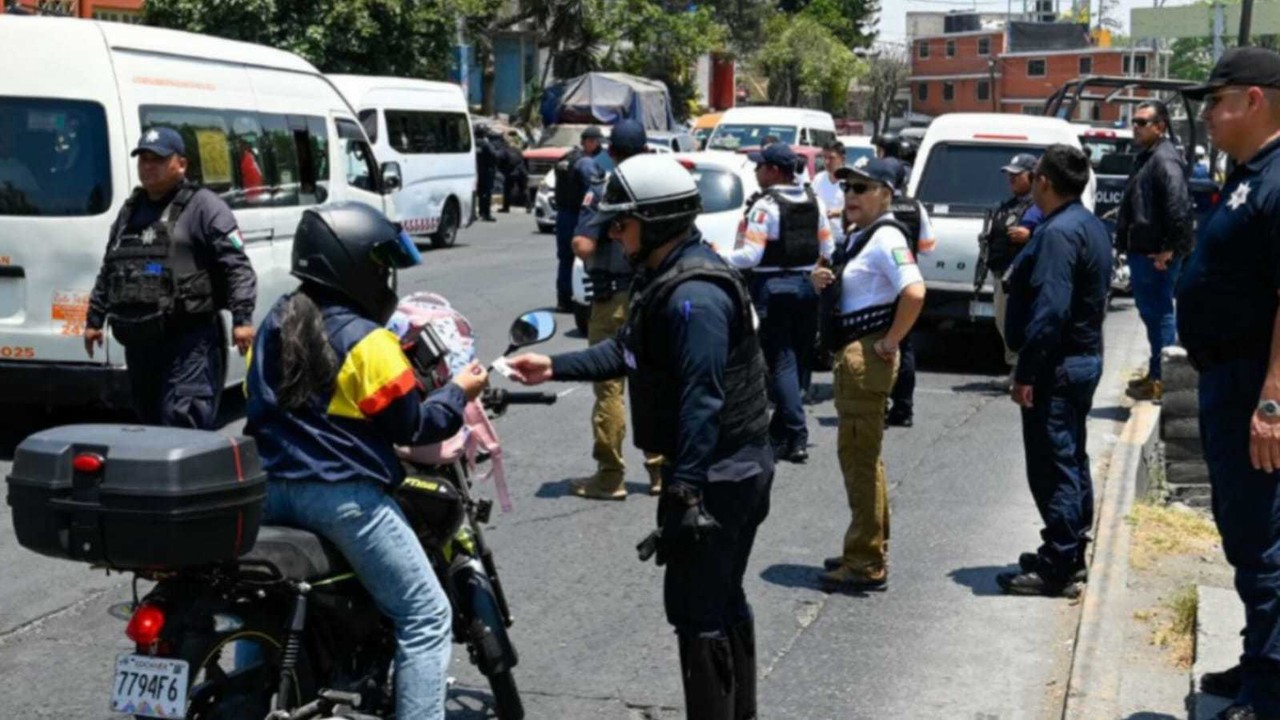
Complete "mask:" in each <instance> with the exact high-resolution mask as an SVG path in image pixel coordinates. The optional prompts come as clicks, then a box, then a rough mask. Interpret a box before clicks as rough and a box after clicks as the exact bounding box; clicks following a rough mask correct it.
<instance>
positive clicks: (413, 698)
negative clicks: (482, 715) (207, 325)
mask: <svg viewBox="0 0 1280 720" xmlns="http://www.w3.org/2000/svg"><path fill="white" fill-rule="evenodd" d="M419 262H421V257H420V256H419V255H418V252H417V249H416V248H415V247H414V244H413V241H412V240H411V239H410V238H409V236H408V235H407V234H405V233H404V232H403V231H402V230H401V229H400V228H399V227H398V226H396V225H395V224H393V223H392V222H391V221H389V220H387V218H386V217H385V216H383V215H382V214H381V213H379V212H378V211H377V210H374V209H372V208H370V207H368V206H366V205H362V204H359V203H351V202H347V203H335V204H332V205H325V206H321V207H318V208H311V209H309V210H307V211H306V212H305V213H303V215H302V220H301V221H300V222H299V223H298V229H297V231H296V234H295V236H294V241H293V267H292V270H291V272H292V274H293V275H294V276H295V277H297V278H298V279H299V280H301V281H302V284H301V286H299V288H298V289H297V290H295V291H294V292H292V293H290V294H288V295H285V296H284V297H282V298H280V300H279V301H277V302H276V305H275V307H273V308H272V310H271V313H270V314H269V315H268V316H267V317H266V319H264V320H263V322H262V326H261V327H260V328H259V329H258V333H257V338H256V340H255V342H254V346H253V349H252V350H251V353H250V358H249V370H248V377H247V378H246V380H245V394H246V396H247V398H248V402H247V407H246V415H247V417H248V422H247V424H246V426H245V432H246V433H247V434H249V435H250V436H252V437H253V438H254V439H255V440H256V441H257V443H258V449H259V452H260V453H261V457H262V464H263V467H264V468H265V469H266V470H267V472H268V474H269V477H270V480H269V482H268V485H267V500H266V506H265V509H264V516H263V522H264V523H270V524H277V525H288V526H293V527H299V528H302V529H305V530H309V531H311V532H314V533H316V534H318V535H321V536H323V537H324V538H326V539H328V540H329V541H330V542H332V543H333V544H334V545H336V546H337V547H338V549H339V550H340V551H341V552H342V554H343V556H344V557H345V558H346V559H347V561H348V562H349V563H350V564H351V567H352V568H353V569H354V570H355V571H356V574H357V575H358V576H359V577H360V580H361V582H363V583H364V585H365V588H366V589H367V590H368V591H369V593H370V594H371V595H372V596H373V598H374V600H376V601H377V603H378V607H379V608H380V609H381V610H382V612H383V613H384V614H386V615H387V616H388V617H389V618H390V619H391V620H392V621H393V622H394V623H395V635H396V640H397V649H396V656H395V683H396V716H397V717H403V718H414V719H415V720H416V719H418V718H429V719H431V720H441V719H442V718H444V716H445V714H444V705H445V686H446V682H445V681H446V671H447V669H448V665H449V657H450V652H451V643H452V637H451V630H452V628H451V611H450V606H449V600H448V597H447V596H446V595H445V594H444V591H443V589H442V588H441V587H440V583H439V581H438V580H437V579H436V576H435V573H434V572H433V571H432V569H431V565H430V562H429V561H428V559H427V556H426V553H425V552H424V551H423V549H422V546H421V545H420V544H419V543H418V541H417V539H416V537H415V535H414V533H413V531H412V529H411V528H410V526H409V524H408V522H407V521H406V519H405V516H404V513H403V512H402V511H401V510H400V508H399V506H398V505H397V504H396V501H395V500H394V499H393V498H392V496H391V495H390V491H391V490H392V489H393V488H394V487H396V486H397V485H399V484H400V483H401V482H402V481H403V480H404V470H403V468H402V467H401V465H400V461H399V460H398V459H397V457H396V453H395V447H394V446H395V445H417V444H421V443H430V442H437V441H440V440H444V439H446V438H448V437H450V436H452V435H453V434H455V433H456V432H457V431H458V430H459V429H460V428H461V427H462V421H463V407H464V405H465V403H466V402H467V401H468V400H470V399H474V398H475V397H476V396H478V395H479V394H480V391H481V390H482V389H483V388H484V385H485V383H486V381H487V375H486V373H485V371H484V370H483V368H482V367H481V366H480V365H478V364H472V365H471V366H470V367H469V368H468V369H467V371H465V372H462V373H460V374H458V376H456V377H455V378H454V379H453V381H452V383H451V384H449V385H446V386H445V387H444V388H442V389H440V390H438V391H436V392H434V393H432V394H431V395H430V396H429V397H428V396H426V395H425V393H424V391H423V390H422V389H421V387H420V385H419V384H418V381H417V378H416V376H415V375H414V372H413V369H412V368H411V367H410V364H409V360H408V358H406V357H405V355H404V352H403V351H402V350H401V348H400V341H399V339H398V338H396V336H395V335H394V334H392V333H391V332H390V331H389V330H387V329H385V328H384V327H383V325H384V324H385V323H386V321H387V320H388V319H389V318H390V316H391V314H392V312H393V311H394V310H395V307H396V301H397V298H396V294H395V291H394V290H393V288H394V287H395V275H396V270H397V269H398V268H405V267H409V266H412V265H416V264H418V263H419Z"/></svg>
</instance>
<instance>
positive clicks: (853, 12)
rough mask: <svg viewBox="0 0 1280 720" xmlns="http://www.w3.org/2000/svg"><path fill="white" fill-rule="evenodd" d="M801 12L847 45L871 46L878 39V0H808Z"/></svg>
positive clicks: (853, 46) (857, 46)
mask: <svg viewBox="0 0 1280 720" xmlns="http://www.w3.org/2000/svg"><path fill="white" fill-rule="evenodd" d="M786 1H787V0H784V2H786ZM800 12H802V13H803V14H804V15H806V16H808V17H811V18H813V19H814V20H816V21H817V22H818V24H819V25H821V26H822V27H825V28H826V29H828V30H830V31H831V34H832V35H835V36H836V38H838V39H839V40H840V42H841V43H843V44H844V46H845V47H847V48H866V47H871V44H872V43H873V42H875V39H876V25H877V23H878V22H879V14H880V3H879V0H808V4H806V5H805V6H804V8H803V9H802V10H801V11H800Z"/></svg>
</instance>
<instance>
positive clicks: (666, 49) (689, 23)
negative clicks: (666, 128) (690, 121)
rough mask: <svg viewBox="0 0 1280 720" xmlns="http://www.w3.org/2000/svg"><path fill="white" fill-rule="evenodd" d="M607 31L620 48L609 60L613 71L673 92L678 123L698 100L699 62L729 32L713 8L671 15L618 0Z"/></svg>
mask: <svg viewBox="0 0 1280 720" xmlns="http://www.w3.org/2000/svg"><path fill="white" fill-rule="evenodd" d="M609 20H610V21H609V23H608V24H609V26H610V27H612V28H615V31H616V33H617V35H616V37H617V38H618V39H625V40H626V44H625V45H623V44H621V43H619V44H618V45H617V46H616V47H617V49H616V50H615V51H614V53H612V54H611V57H610V58H609V59H608V64H609V65H610V66H611V68H612V69H617V70H621V71H623V72H628V73H631V74H633V75H641V76H644V77H649V78H653V79H654V80H661V81H662V82H664V83H666V85H667V90H668V91H669V92H670V93H671V107H672V110H673V111H674V112H675V114H676V117H677V119H683V117H684V116H685V115H686V114H687V113H688V112H689V105H690V101H691V100H695V99H696V96H697V87H696V80H697V77H696V74H695V68H696V63H697V61H698V58H699V57H701V56H702V55H704V54H706V53H709V52H711V51H713V50H718V49H720V48H722V47H724V46H725V44H726V42H727V40H728V38H729V31H728V28H726V27H725V26H724V25H722V24H721V23H720V22H718V21H717V20H716V18H715V15H714V13H713V12H712V10H711V9H710V8H705V7H701V8H698V9H697V10H694V11H692V12H688V11H679V10H668V9H667V8H665V7H663V5H662V4H660V3H658V2H653V1H652V0H619V1H618V2H615V3H613V4H612V5H611V6H610V15H609Z"/></svg>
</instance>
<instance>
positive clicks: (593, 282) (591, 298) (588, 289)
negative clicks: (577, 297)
mask: <svg viewBox="0 0 1280 720" xmlns="http://www.w3.org/2000/svg"><path fill="white" fill-rule="evenodd" d="M631 280H632V276H631V275H613V274H610V273H607V272H593V273H588V274H587V276H586V277H585V278H583V279H582V292H583V294H584V295H586V297H587V302H604V301H606V300H608V299H610V298H612V297H613V296H614V295H617V294H618V293H621V292H627V291H628V290H630V289H631Z"/></svg>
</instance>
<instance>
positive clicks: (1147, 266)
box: [1129, 255, 1182, 380]
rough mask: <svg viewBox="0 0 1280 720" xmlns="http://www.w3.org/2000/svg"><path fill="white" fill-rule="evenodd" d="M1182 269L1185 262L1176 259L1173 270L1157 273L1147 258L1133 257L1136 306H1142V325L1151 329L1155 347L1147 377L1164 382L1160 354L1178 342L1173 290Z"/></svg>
mask: <svg viewBox="0 0 1280 720" xmlns="http://www.w3.org/2000/svg"><path fill="white" fill-rule="evenodd" d="M1181 269H1182V258H1174V260H1173V261H1172V262H1171V263H1169V269H1167V270H1157V269H1156V265H1155V262H1154V261H1153V260H1152V259H1151V258H1149V257H1147V256H1146V255H1130V256H1129V279H1130V282H1131V283H1132V285H1133V304H1134V305H1137V306H1138V315H1139V316H1140V317H1141V318H1142V324H1143V325H1146V326H1147V342H1148V343H1149V344H1150V345H1151V361H1150V362H1149V363H1148V364H1147V373H1148V374H1149V375H1150V376H1151V379H1152V380H1159V379H1160V351H1161V350H1162V349H1163V348H1166V347H1168V346H1170V345H1173V344H1174V343H1176V342H1177V341H1178V335H1177V330H1178V327H1177V324H1176V322H1175V321H1174V315H1173V286H1174V284H1175V283H1176V282H1177V280H1178V272H1179V271H1180V270H1181Z"/></svg>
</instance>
